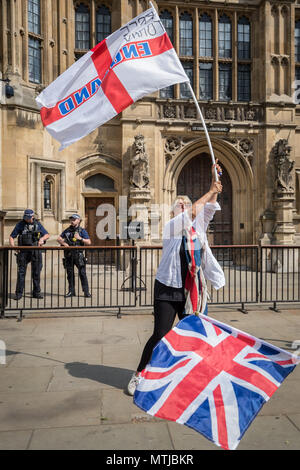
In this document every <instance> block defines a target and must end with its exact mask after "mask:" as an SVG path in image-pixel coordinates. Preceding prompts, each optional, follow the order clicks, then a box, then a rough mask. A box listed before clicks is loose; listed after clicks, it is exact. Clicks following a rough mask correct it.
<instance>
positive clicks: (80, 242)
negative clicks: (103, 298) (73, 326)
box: [57, 214, 91, 297]
mask: <svg viewBox="0 0 300 470" xmlns="http://www.w3.org/2000/svg"><path fill="white" fill-rule="evenodd" d="M69 220H70V226H69V227H68V228H67V229H66V230H64V231H63V232H62V233H61V234H60V236H59V237H58V238H57V241H58V243H59V244H60V245H61V246H87V245H91V240H90V237H89V234H88V233H87V231H86V230H85V229H84V228H82V227H80V223H81V217H80V215H78V214H73V215H71V216H70V217H69ZM63 263H64V268H65V269H66V271H67V278H68V283H69V292H68V293H67V294H66V295H65V297H72V296H75V295H76V294H75V274H74V266H76V267H77V269H78V274H79V277H80V281H81V286H82V290H83V292H84V296H85V297H91V294H90V292H89V284H88V280H87V275H86V268H85V265H86V259H85V256H84V253H83V251H82V250H66V251H65V258H64V259H63Z"/></svg>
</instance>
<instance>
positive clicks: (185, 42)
mask: <svg viewBox="0 0 300 470" xmlns="http://www.w3.org/2000/svg"><path fill="white" fill-rule="evenodd" d="M179 43H180V47H179V49H180V55H187V56H192V55H193V19H192V15H190V14H189V13H187V12H184V13H181V15H180V20H179Z"/></svg>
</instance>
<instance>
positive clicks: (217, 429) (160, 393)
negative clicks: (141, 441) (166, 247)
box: [134, 314, 300, 449]
mask: <svg viewBox="0 0 300 470" xmlns="http://www.w3.org/2000/svg"><path fill="white" fill-rule="evenodd" d="M299 361H300V360H299V358H298V357H297V356H295V355H293V354H290V353H288V352H286V351H284V350H282V349H279V348H277V347H275V346H273V345H271V344H269V343H267V342H265V341H263V340H260V339H258V338H255V337H253V336H250V335H248V334H247V333H244V332H242V331H240V330H237V329H235V328H232V327H230V326H228V325H225V324H223V323H221V322H219V321H217V320H215V319H212V318H210V317H207V316H205V315H201V314H200V315H199V316H196V315H189V316H188V317H186V318H184V319H183V320H181V321H180V322H179V323H178V324H177V326H176V327H175V328H173V329H172V330H171V331H169V333H168V334H167V335H166V336H165V337H164V338H163V339H162V340H161V341H160V342H159V343H158V345H157V346H156V347H155V348H154V351H153V354H152V358H151V361H150V363H149V364H148V365H147V367H146V368H145V369H144V371H143V372H142V378H141V380H140V383H139V385H138V387H137V389H136V391H135V395H134V403H135V404H136V405H137V406H138V407H140V408H141V409H143V410H144V411H146V412H147V413H149V414H150V415H152V416H157V417H159V418H164V419H167V420H171V421H176V422H177V423H180V424H185V425H187V426H189V427H191V428H193V429H195V430H196V431H198V432H200V433H201V434H203V435H204V436H205V437H207V438H208V439H210V440H211V441H213V442H214V443H215V444H217V445H218V446H221V447H222V448H224V449H235V448H236V447H237V446H238V444H239V442H240V440H241V438H242V436H243V435H244V433H245V431H246V430H247V428H248V427H249V425H250V424H251V422H252V421H253V419H254V418H255V416H256V415H257V413H258V412H259V410H260V409H261V407H262V406H263V405H264V403H266V402H267V401H268V400H269V398H270V397H271V396H272V395H273V393H274V392H275V391H276V390H277V389H278V387H279V386H280V385H281V383H282V382H283V380H284V379H285V378H286V377H287V376H288V374H289V373H290V372H292V370H293V369H294V368H295V366H296V364H297V363H298V362H299Z"/></svg>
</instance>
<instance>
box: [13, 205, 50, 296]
mask: <svg viewBox="0 0 300 470" xmlns="http://www.w3.org/2000/svg"><path fill="white" fill-rule="evenodd" d="M17 237H18V246H42V245H44V243H45V242H46V240H47V239H48V238H49V233H48V232H47V230H45V229H44V227H43V226H42V224H41V223H40V222H38V221H37V220H36V219H35V218H34V211H33V210H32V209H26V210H25V211H24V215H23V220H20V222H18V223H17V225H16V226H15V228H14V229H13V231H12V232H11V234H10V237H9V244H10V246H13V247H14V246H15V241H14V240H15V238H17ZM28 263H31V275H32V281H33V292H32V297H34V298H36V299H42V298H43V296H42V294H41V288H40V275H41V270H42V253H41V251H40V250H24V251H23V250H21V251H19V253H18V254H17V264H18V277H17V285H16V300H19V299H20V298H21V297H22V295H23V291H24V286H25V276H26V270H27V265H28Z"/></svg>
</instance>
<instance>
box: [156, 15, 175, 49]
mask: <svg viewBox="0 0 300 470" xmlns="http://www.w3.org/2000/svg"><path fill="white" fill-rule="evenodd" d="M159 17H160V19H161V22H162V24H163V25H164V28H165V30H166V33H167V35H168V36H169V38H170V40H171V42H173V16H172V14H171V13H170V12H169V11H167V10H164V11H162V12H161V14H160V15H159Z"/></svg>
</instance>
